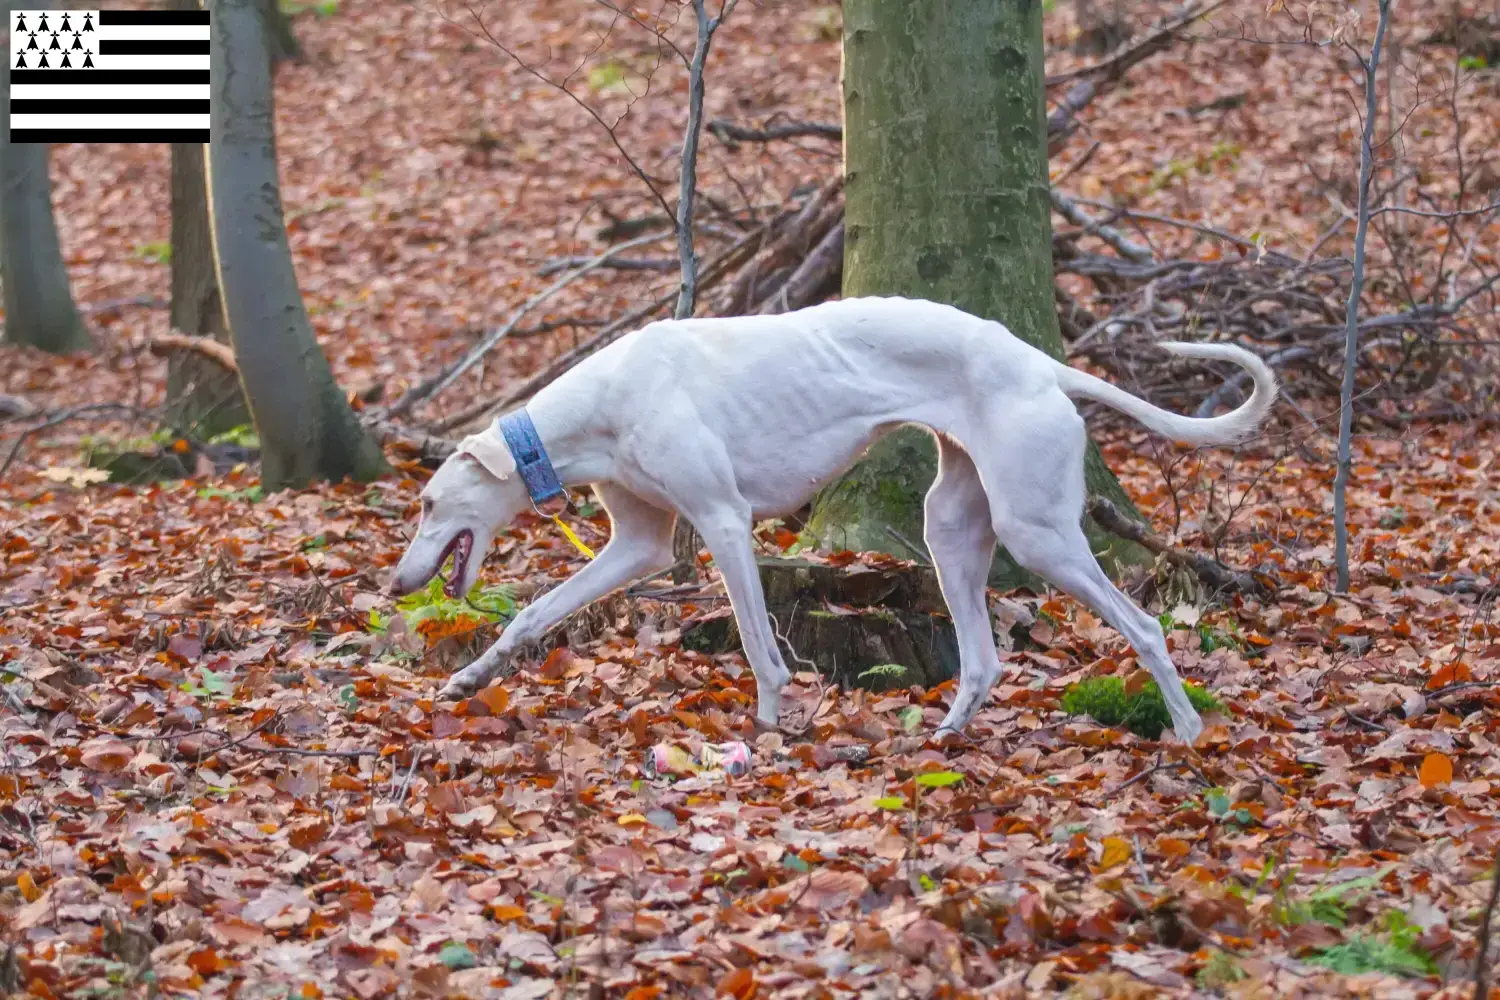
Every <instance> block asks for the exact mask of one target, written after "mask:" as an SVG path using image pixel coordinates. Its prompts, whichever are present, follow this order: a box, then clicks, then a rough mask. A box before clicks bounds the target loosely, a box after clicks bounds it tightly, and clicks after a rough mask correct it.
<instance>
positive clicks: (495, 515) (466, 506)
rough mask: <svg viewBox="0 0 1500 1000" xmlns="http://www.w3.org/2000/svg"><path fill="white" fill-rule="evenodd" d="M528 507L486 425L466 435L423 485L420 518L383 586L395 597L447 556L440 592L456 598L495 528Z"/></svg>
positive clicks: (419, 583)
mask: <svg viewBox="0 0 1500 1000" xmlns="http://www.w3.org/2000/svg"><path fill="white" fill-rule="evenodd" d="M530 505H531V499H530V497H529V496H528V495H527V493H526V484H525V483H524V482H522V480H521V477H520V476H519V475H517V474H516V463H515V459H514V458H512V457H511V454H510V449H509V448H507V447H506V446H505V442H504V441H503V440H501V438H500V435H499V434H498V433H497V432H496V431H495V430H494V429H493V428H491V429H490V430H487V431H485V432H484V433H482V434H475V435H473V436H471V437H467V438H465V439H464V440H463V441H462V442H461V443H460V444H459V446H458V450H457V451H455V452H454V453H453V454H452V455H450V456H449V457H448V459H447V461H445V462H444V463H443V464H442V466H441V467H439V469H438V470H437V472H436V473H434V474H433V477H432V478H431V479H429V480H428V481H427V485H426V486H424V487H423V488H422V520H421V523H420V524H418V525H417V534H416V537H414V538H413V539H412V540H411V542H410V543H409V544H408V545H407V546H406V552H405V553H404V554H403V555H402V556H401V561H400V562H399V563H397V564H396V572H395V574H394V575H393V576H392V577H391V582H390V584H389V585H388V586H387V587H386V590H387V591H388V592H389V593H390V594H391V595H393V596H395V597H400V596H402V595H403V594H410V593H411V592H413V591H415V590H420V589H421V588H422V587H424V586H426V584H427V581H428V580H431V579H432V578H433V577H434V576H436V575H437V573H438V571H440V570H441V569H442V568H443V563H445V562H446V561H447V560H448V557H449V556H450V555H451V556H452V557H453V572H452V574H451V575H450V576H449V577H448V582H447V586H446V587H444V588H443V589H444V591H445V592H446V593H447V594H448V596H449V597H453V598H461V597H463V596H464V595H465V594H467V593H468V592H469V591H470V590H471V589H472V588H473V586H474V581H475V580H476V579H477V578H478V576H479V565H480V563H482V562H484V557H485V555H486V554H487V553H488V552H489V550H490V543H491V542H492V541H493V540H494V538H495V532H496V531H498V530H499V529H500V528H501V527H503V526H505V525H507V524H509V523H510V522H511V520H512V519H513V518H514V517H515V516H516V515H517V514H519V513H520V512H521V511H523V510H525V509H526V508H527V507H529V506H530Z"/></svg>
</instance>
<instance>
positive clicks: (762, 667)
mask: <svg viewBox="0 0 1500 1000" xmlns="http://www.w3.org/2000/svg"><path fill="white" fill-rule="evenodd" d="M693 525H694V527H696V528H697V529H698V533H699V534H700V535H702V536H703V541H704V543H705V544H706V545H707V546H708V551H709V553H710V554H711V555H712V556H713V557H714V565H715V566H717V567H718V569H719V573H720V575H721V576H722V577H723V578H724V589H725V590H727V591H728V592H729V602H730V604H731V605H732V607H733V608H734V618H735V621H736V623H738V625H739V627H740V642H741V643H742V644H743V645H744V647H745V659H747V660H749V661H750V669H751V670H752V671H754V673H755V695H756V701H757V703H758V704H757V705H756V712H755V714H756V717H757V718H758V719H760V721H761V722H763V723H765V724H766V725H768V726H776V725H777V724H778V720H779V717H780V715H781V690H782V688H784V687H786V685H787V682H788V681H790V680H791V678H792V675H791V671H789V670H787V667H786V663H785V661H783V660H782V658H781V650H780V649H778V648H777V646H776V633H775V632H774V631H773V630H772V628H771V618H770V615H769V613H768V612H767V611H766V596H765V591H764V590H762V589H761V585H760V571H759V569H758V568H757V566H756V565H755V550H754V548H753V547H752V546H751V541H750V512H749V511H748V510H745V511H738V510H733V509H730V508H728V507H725V508H724V509H719V510H713V511H709V512H705V513H701V514H700V515H699V518H698V519H697V520H694V521H693Z"/></svg>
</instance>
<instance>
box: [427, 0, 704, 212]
mask: <svg viewBox="0 0 1500 1000" xmlns="http://www.w3.org/2000/svg"><path fill="white" fill-rule="evenodd" d="M481 8H482V5H481ZM481 8H476V7H473V6H466V8H465V9H466V10H467V11H468V14H469V16H470V17H471V18H472V19H473V21H474V24H475V25H476V26H477V27H478V29H479V30H478V32H474V31H471V30H470V29H468V28H467V27H465V26H464V25H462V24H459V22H457V21H455V20H454V19H453V18H450V17H448V15H447V14H446V13H444V12H443V11H441V10H439V12H438V13H439V16H440V17H442V18H443V19H444V20H445V21H447V22H448V23H450V24H457V25H458V27H460V28H462V29H463V30H465V31H468V32H469V33H470V34H478V35H479V36H480V37H482V38H484V39H486V40H487V41H488V42H489V43H490V44H491V45H493V46H495V48H497V49H499V50H500V51H501V52H504V53H505V54H506V55H507V56H509V57H510V58H511V59H512V60H513V61H514V62H515V64H516V65H517V66H519V67H521V69H522V70H524V71H525V72H526V73H529V74H530V75H531V76H534V77H536V79H538V80H540V81H541V82H543V83H545V84H546V85H547V86H549V87H553V88H555V89H556V90H559V91H561V92H562V93H563V94H564V95H565V96H566V97H567V98H568V99H569V100H571V101H572V102H573V103H574V104H576V105H578V107H580V108H581V109H583V112H584V113H585V114H587V115H588V116H589V117H590V118H592V119H594V121H595V122H597V123H598V125H599V127H600V128H602V129H604V133H605V134H606V135H608V136H609V141H610V142H611V143H612V144H613V145H614V147H615V150H616V152H618V153H619V154H620V157H621V158H622V159H623V160H624V161H625V163H626V165H627V166H628V167H630V172H631V173H633V174H635V175H636V177H638V178H640V181H641V183H642V184H644V185H646V188H647V189H648V190H649V191H650V192H651V196H652V197H653V198H655V199H656V203H657V204H658V205H660V206H661V207H662V211H664V212H666V213H667V215H668V216H670V215H671V214H672V206H671V205H668V204H667V199H666V198H665V197H664V196H663V195H662V193H661V190H660V189H659V188H657V186H656V185H655V184H654V183H652V181H651V177H650V176H649V175H648V174H647V173H646V171H645V169H644V168H643V167H642V166H641V165H640V164H639V163H638V162H636V159H635V157H633V156H631V155H630V153H629V152H627V151H626V149H625V147H624V145H622V144H621V142H620V137H619V136H618V135H616V134H615V129H614V125H611V124H610V123H609V122H607V121H605V120H604V116H603V115H601V114H600V113H599V112H598V111H596V110H594V108H593V106H592V105H590V104H589V103H588V102H587V101H585V100H584V99H583V98H581V97H579V96H578V95H577V94H575V93H573V91H572V90H570V89H568V82H567V80H566V79H564V80H562V81H557V80H553V79H552V78H551V77H549V76H547V74H545V73H543V72H541V71H540V70H538V69H537V68H536V67H534V66H532V65H531V64H529V63H528V62H526V60H524V59H522V58H521V57H520V56H519V55H518V54H517V53H516V52H515V50H514V49H512V48H511V47H510V46H508V45H506V44H505V43H504V42H502V41H500V39H498V38H496V37H495V35H494V33H493V32H491V31H490V29H489V25H487V24H485V23H484V17H483V14H482V9H481ZM626 18H627V20H630V21H632V22H633V23H637V24H639V23H640V22H638V21H635V19H634V18H630V17H629V16H628V15H627V16H626ZM672 47H673V48H674V49H675V48H676V46H672ZM679 54H680V53H679ZM618 124H619V121H618V120H617V121H616V122H615V125H618Z"/></svg>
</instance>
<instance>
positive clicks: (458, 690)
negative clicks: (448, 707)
mask: <svg viewBox="0 0 1500 1000" xmlns="http://www.w3.org/2000/svg"><path fill="white" fill-rule="evenodd" d="M478 690H479V685H478V684H477V683H475V679H474V678H472V677H465V676H464V675H463V674H462V673H457V674H454V675H453V676H452V677H450V678H448V683H447V684H444V685H443V688H442V690H441V691H439V692H438V693H437V700H438V701H459V700H461V699H463V698H468V697H470V696H472V695H473V694H474V692H476V691H478Z"/></svg>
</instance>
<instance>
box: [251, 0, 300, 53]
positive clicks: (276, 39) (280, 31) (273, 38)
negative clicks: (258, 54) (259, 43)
mask: <svg viewBox="0 0 1500 1000" xmlns="http://www.w3.org/2000/svg"><path fill="white" fill-rule="evenodd" d="M260 2H261V10H263V11H264V12H265V19H266V22H265V23H266V51H267V53H268V54H269V55H270V57H271V62H272V63H273V64H274V63H279V62H287V61H288V60H291V61H296V60H298V59H301V58H302V44H301V43H300V42H298V41H297V36H296V34H295V33H294V32H293V31H292V20H291V18H289V17H287V15H286V11H284V10H282V9H281V2H280V0H260Z"/></svg>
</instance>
